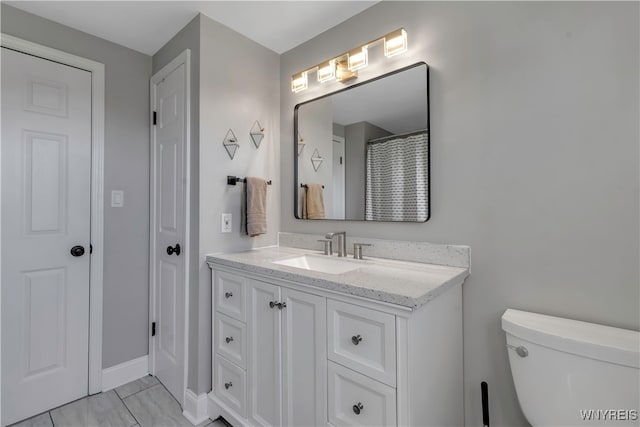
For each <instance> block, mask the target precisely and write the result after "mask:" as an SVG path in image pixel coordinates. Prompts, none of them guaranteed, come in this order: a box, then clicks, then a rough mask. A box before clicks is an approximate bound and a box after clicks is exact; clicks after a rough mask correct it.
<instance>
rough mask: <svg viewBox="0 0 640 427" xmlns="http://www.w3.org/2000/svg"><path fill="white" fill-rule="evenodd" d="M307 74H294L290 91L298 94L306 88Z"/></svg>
mask: <svg viewBox="0 0 640 427" xmlns="http://www.w3.org/2000/svg"><path fill="white" fill-rule="evenodd" d="M307 84H308V83H307V72H306V71H302V72H300V73H298V74H294V75H293V77H292V78H291V90H292V91H294V92H296V93H298V92H300V91H302V90H305V89H306V88H307Z"/></svg>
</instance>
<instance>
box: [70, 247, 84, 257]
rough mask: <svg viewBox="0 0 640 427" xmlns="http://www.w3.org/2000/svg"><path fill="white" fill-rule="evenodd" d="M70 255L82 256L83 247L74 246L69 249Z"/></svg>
mask: <svg viewBox="0 0 640 427" xmlns="http://www.w3.org/2000/svg"><path fill="white" fill-rule="evenodd" d="M70 252H71V255H73V256H76V257H78V256H82V255H84V247H83V246H74V247H72V248H71V251H70Z"/></svg>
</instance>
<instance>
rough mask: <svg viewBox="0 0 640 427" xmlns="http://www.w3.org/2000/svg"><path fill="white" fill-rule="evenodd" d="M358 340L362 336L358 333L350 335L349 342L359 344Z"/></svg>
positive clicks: (360, 339)
mask: <svg viewBox="0 0 640 427" xmlns="http://www.w3.org/2000/svg"><path fill="white" fill-rule="evenodd" d="M360 341H362V337H361V336H360V335H354V336H352V337H351V342H352V343H353V345H358V344H360Z"/></svg>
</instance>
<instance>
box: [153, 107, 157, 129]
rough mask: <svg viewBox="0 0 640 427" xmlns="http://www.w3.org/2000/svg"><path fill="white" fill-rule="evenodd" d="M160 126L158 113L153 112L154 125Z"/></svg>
mask: <svg viewBox="0 0 640 427" xmlns="http://www.w3.org/2000/svg"><path fill="white" fill-rule="evenodd" d="M157 124H158V113H156V112H155V111H154V112H153V125H154V126H155V125H157Z"/></svg>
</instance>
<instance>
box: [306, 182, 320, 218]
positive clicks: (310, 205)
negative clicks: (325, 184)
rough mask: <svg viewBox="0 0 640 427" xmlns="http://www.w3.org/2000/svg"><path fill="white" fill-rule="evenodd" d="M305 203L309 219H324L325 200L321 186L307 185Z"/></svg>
mask: <svg viewBox="0 0 640 427" xmlns="http://www.w3.org/2000/svg"><path fill="white" fill-rule="evenodd" d="M305 202H306V207H307V218H309V219H324V199H323V198H322V185H321V184H307V194H306V197H305Z"/></svg>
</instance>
